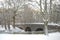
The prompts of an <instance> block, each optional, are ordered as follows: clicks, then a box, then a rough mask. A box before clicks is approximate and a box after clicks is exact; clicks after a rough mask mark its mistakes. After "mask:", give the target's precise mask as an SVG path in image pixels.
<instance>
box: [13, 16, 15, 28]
mask: <svg viewBox="0 0 60 40" xmlns="http://www.w3.org/2000/svg"><path fill="white" fill-rule="evenodd" d="M13 28H15V16H13Z"/></svg>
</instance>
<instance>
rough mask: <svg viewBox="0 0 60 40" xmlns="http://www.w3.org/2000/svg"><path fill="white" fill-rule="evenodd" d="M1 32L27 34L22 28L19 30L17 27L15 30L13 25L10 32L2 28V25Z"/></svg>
mask: <svg viewBox="0 0 60 40" xmlns="http://www.w3.org/2000/svg"><path fill="white" fill-rule="evenodd" d="M0 32H3V33H4V32H9V33H13V32H25V31H24V30H22V29H20V28H18V27H15V29H14V28H13V26H12V25H10V30H8V29H7V30H6V29H5V27H2V26H1V25H0Z"/></svg>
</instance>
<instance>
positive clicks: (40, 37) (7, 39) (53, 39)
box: [0, 32, 60, 40]
mask: <svg viewBox="0 0 60 40" xmlns="http://www.w3.org/2000/svg"><path fill="white" fill-rule="evenodd" d="M0 40H60V33H59V32H55V33H49V35H44V34H37V35H35V34H29V35H28V34H25V35H24V34H0Z"/></svg>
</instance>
